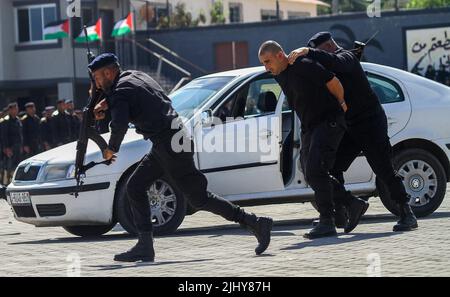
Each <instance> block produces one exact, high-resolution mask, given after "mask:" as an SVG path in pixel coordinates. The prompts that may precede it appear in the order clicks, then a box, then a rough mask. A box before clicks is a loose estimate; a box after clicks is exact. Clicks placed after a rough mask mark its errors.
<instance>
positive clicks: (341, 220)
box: [312, 205, 348, 229]
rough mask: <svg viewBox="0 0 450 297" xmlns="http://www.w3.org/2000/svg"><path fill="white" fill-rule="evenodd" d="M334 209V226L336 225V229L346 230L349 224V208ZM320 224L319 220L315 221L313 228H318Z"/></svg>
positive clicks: (339, 206) (336, 207)
mask: <svg viewBox="0 0 450 297" xmlns="http://www.w3.org/2000/svg"><path fill="white" fill-rule="evenodd" d="M334 209H335V211H334V224H335V225H336V228H342V229H344V228H346V227H347V224H348V212H347V208H346V207H345V206H343V205H335V207H334ZM319 222H320V220H319V219H316V220H313V222H312V226H313V227H315V226H317V225H318V224H319Z"/></svg>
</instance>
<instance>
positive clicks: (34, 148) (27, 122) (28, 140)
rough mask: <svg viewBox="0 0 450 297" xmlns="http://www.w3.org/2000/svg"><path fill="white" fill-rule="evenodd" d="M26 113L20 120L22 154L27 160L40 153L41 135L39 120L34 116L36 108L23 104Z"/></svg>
mask: <svg viewBox="0 0 450 297" xmlns="http://www.w3.org/2000/svg"><path fill="white" fill-rule="evenodd" d="M25 110H26V112H27V114H26V115H24V116H23V117H22V119H21V121H22V129H23V152H24V155H25V156H24V158H29V157H31V156H34V155H36V154H38V153H39V152H40V149H41V137H40V135H41V133H40V127H39V126H40V125H39V124H40V121H41V120H40V119H39V117H38V116H37V115H36V107H35V105H34V103H33V102H28V103H27V104H25Z"/></svg>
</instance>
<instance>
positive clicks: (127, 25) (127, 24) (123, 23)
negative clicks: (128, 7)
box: [111, 12, 134, 37]
mask: <svg viewBox="0 0 450 297" xmlns="http://www.w3.org/2000/svg"><path fill="white" fill-rule="evenodd" d="M133 30H134V25H133V13H131V12H130V14H129V15H128V16H127V17H126V18H125V19H123V20H120V21H118V22H117V23H116V24H115V25H114V29H113V32H112V34H111V36H112V37H118V36H122V35H126V34H128V33H130V32H131V31H133Z"/></svg>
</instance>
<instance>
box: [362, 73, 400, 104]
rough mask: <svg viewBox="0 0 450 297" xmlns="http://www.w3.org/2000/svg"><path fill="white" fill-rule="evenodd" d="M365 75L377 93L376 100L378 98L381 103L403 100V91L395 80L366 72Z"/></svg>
mask: <svg viewBox="0 0 450 297" xmlns="http://www.w3.org/2000/svg"><path fill="white" fill-rule="evenodd" d="M367 76H368V79H369V83H370V86H371V87H372V90H373V91H374V92H375V94H376V95H377V97H378V100H380V103H381V104H388V103H394V102H401V101H404V100H405V97H404V96H403V92H402V90H401V88H400V86H399V85H398V84H397V83H396V82H394V81H392V80H390V79H388V78H386V77H382V76H379V75H375V74H371V73H368V74H367Z"/></svg>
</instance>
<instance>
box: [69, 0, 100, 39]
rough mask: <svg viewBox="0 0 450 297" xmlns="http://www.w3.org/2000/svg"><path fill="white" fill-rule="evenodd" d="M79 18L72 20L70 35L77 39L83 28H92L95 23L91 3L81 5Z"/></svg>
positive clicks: (95, 19)
mask: <svg viewBox="0 0 450 297" xmlns="http://www.w3.org/2000/svg"><path fill="white" fill-rule="evenodd" d="M81 5H82V6H81V17H80V18H72V34H73V36H74V37H78V36H79V35H80V34H81V31H82V30H83V26H84V25H86V26H92V25H94V24H95V22H97V17H96V7H95V5H94V4H93V3H82V4H81Z"/></svg>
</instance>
